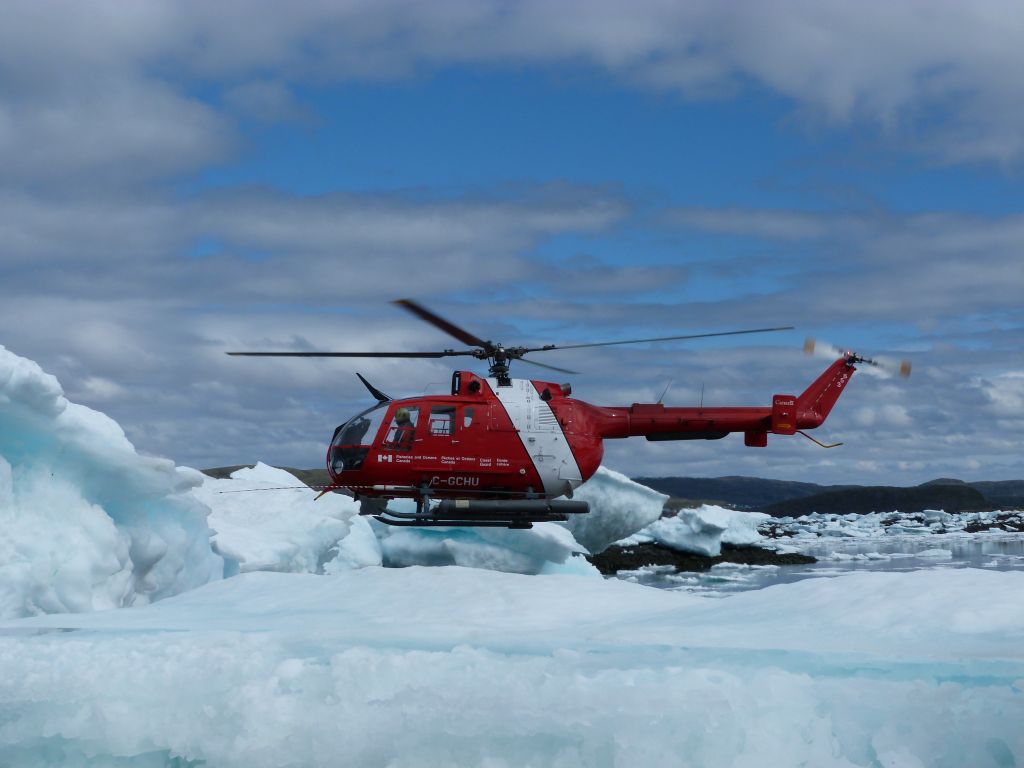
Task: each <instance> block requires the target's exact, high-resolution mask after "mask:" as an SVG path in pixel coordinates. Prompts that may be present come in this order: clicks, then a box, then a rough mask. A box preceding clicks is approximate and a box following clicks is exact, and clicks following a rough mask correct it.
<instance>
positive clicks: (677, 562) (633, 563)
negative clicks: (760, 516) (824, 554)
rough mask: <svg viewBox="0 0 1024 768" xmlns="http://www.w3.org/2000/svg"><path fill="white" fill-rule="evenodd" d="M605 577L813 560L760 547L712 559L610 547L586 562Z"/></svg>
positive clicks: (727, 549) (726, 550)
mask: <svg viewBox="0 0 1024 768" xmlns="http://www.w3.org/2000/svg"><path fill="white" fill-rule="evenodd" d="M587 559H588V560H589V561H590V562H591V563H593V564H594V566H596V567H597V569H598V570H599V571H600V572H601V573H602V574H604V575H605V576H614V575H615V574H616V573H618V572H619V571H632V570H636V569H637V568H643V567H644V566H652V565H653V566H672V567H673V568H675V569H676V570H677V571H707V570H710V569H711V567H712V566H715V565H718V564H719V563H740V564H743V565H808V564H810V563H816V562H817V559H816V558H814V557H811V556H810V555H802V554H799V553H797V552H786V553H780V552H776V551H775V550H774V549H764V548H763V547H753V546H735V545H730V544H723V545H722V553H721V554H720V555H717V556H715V557H708V556H706V555H698V554H694V553H692V552H680V551H678V550H675V549H671V548H669V547H666V546H662V545H661V544H657V543H653V542H651V543H644V544H631V545H628V546H620V545H617V544H613V545H612V546H610V547H608V549H606V550H604V551H603V552H600V553H598V554H596V555H591V556H589V557H588V558H587Z"/></svg>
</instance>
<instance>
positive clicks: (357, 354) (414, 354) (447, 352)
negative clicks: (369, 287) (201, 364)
mask: <svg viewBox="0 0 1024 768" xmlns="http://www.w3.org/2000/svg"><path fill="white" fill-rule="evenodd" d="M225 354H227V355H234V356H237V357H413V358H421V357H424V358H425V357H455V356H457V355H469V356H470V357H476V355H477V351H476V350H475V349H467V350H455V349H446V350H444V351H443V352H225Z"/></svg>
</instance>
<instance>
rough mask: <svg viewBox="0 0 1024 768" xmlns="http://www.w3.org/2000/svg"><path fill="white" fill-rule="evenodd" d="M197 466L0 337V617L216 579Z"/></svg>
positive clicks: (110, 602)
mask: <svg viewBox="0 0 1024 768" xmlns="http://www.w3.org/2000/svg"><path fill="white" fill-rule="evenodd" d="M200 483H201V478H200V476H199V474H198V473H196V472H192V471H186V470H177V469H176V468H175V466H174V463H173V462H171V461H169V460H167V459H159V458H153V457H148V456H140V455H139V454H138V453H137V452H136V451H135V448H134V447H133V446H132V444H131V443H130V442H129V441H128V439H127V438H126V437H125V435H124V432H123V431H122V430H121V428H120V427H119V426H118V425H117V424H116V423H115V422H114V421H113V420H111V419H110V418H108V417H107V416H105V415H103V414H102V413H98V412H96V411H93V410H91V409H89V408H86V407H84V406H81V405H77V404H75V403H71V402H69V401H68V400H67V399H66V398H65V397H64V393H63V390H62V389H61V387H60V384H59V383H58V382H57V380H56V379H55V378H54V377H53V376H51V375H49V374H47V373H44V372H43V370H42V369H41V368H40V367H39V366H38V365H37V364H36V363H34V362H32V361H30V360H26V359H24V358H22V357H18V356H17V355H15V354H13V353H12V352H10V351H8V350H7V349H5V348H4V347H0V530H2V531H3V534H2V536H0V617H12V616H26V615H32V614H38V613H49V612H65V611H92V610H102V609H108V608H116V607H119V606H125V605H132V604H138V603H144V602H147V601H149V600H155V599H158V598H161V597H165V596H167V595H173V594H176V593H178V592H181V591H182V590H186V589H190V588H192V587H196V586H199V585H200V584H204V583H206V582H208V581H210V580H211V579H219V578H221V577H222V576H223V573H224V567H225V564H224V560H223V559H222V558H221V557H219V556H218V555H216V554H215V553H214V552H213V551H212V550H211V548H210V542H209V537H210V530H209V527H208V526H207V512H208V510H207V509H206V508H205V507H204V506H203V505H202V504H201V503H199V502H198V501H197V500H196V499H195V498H193V497H192V496H191V495H190V494H189V490H190V489H191V488H193V487H195V486H197V485H199V484H200Z"/></svg>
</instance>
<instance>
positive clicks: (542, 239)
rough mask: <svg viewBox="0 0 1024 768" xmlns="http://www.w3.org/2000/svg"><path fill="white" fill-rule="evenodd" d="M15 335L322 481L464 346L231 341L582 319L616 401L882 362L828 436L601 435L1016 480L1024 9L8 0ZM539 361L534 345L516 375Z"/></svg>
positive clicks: (42, 354)
mask: <svg viewBox="0 0 1024 768" xmlns="http://www.w3.org/2000/svg"><path fill="white" fill-rule="evenodd" d="M4 15H5V20H4V24H3V25H0V344H2V345H4V346H5V347H7V348H8V349H10V350H12V351H14V352H16V353H18V354H20V355H23V356H26V357H30V358H32V359H34V360H37V361H38V362H39V363H40V364H41V365H42V366H43V367H44V368H45V369H46V370H48V371H50V372H51V373H54V374H55V375H56V376H58V378H59V379H60V381H61V382H62V384H63V386H64V388H65V390H66V392H67V395H68V397H69V398H70V399H72V400H74V401H77V402H81V403H84V404H86V405H88V406H90V407H93V408H96V409H98V410H102V411H104V412H106V413H108V414H110V415H111V416H112V417H114V418H115V419H117V420H118V421H119V422H120V423H121V425H122V426H123V427H124V429H125V431H126V433H127V435H128V437H129V438H130V439H131V440H132V441H133V442H134V443H135V444H136V446H137V447H138V448H139V449H140V450H141V451H143V452H146V453H150V454H155V455H160V456H167V457H170V458H173V459H174V460H175V461H177V462H178V463H180V464H187V465H190V466H197V467H210V466H223V465H233V464H242V463H251V462H254V461H256V460H262V461H265V462H267V463H273V464H278V465H285V466H293V467H317V466H322V464H323V461H324V456H325V453H326V444H327V442H328V440H329V437H330V435H331V433H332V432H333V430H334V427H335V426H336V425H337V424H339V423H341V422H342V421H344V420H346V419H347V418H348V417H349V416H351V415H352V414H353V413H355V412H356V411H357V410H361V409H362V408H364V407H366V405H368V404H369V401H368V395H367V393H366V391H365V390H364V389H363V388H362V385H361V384H360V383H359V381H358V380H357V379H356V377H355V372H356V371H359V372H361V373H362V374H364V375H365V376H367V378H369V379H370V381H372V382H373V383H374V384H375V385H376V386H378V387H379V388H380V389H382V390H383V391H385V392H388V393H389V394H391V395H394V396H399V397H400V396H414V395H420V394H423V393H443V392H444V391H445V390H446V388H447V386H448V381H449V378H450V375H451V371H452V366H450V365H449V364H448V363H447V362H446V361H440V362H438V361H407V360H406V361H402V360H366V361H345V360H260V359H245V358H231V357H227V356H226V355H224V352H225V351H228V350H245V349H276V350H311V349H320V350H336V351H347V350H376V351H381V350H384V351H398V350H409V351H420V350H433V349H444V348H448V347H451V346H453V345H456V344H457V342H453V340H452V339H450V338H449V337H447V336H445V335H444V334H442V333H441V332H439V331H438V330H436V329H434V328H432V327H430V326H427V325H425V324H422V323H420V322H418V321H417V320H415V318H413V317H412V316H410V315H408V314H407V313H405V312H403V311H401V310H400V309H398V308H396V307H395V306H394V305H392V304H391V303H390V302H391V301H392V300H394V299H397V298H404V297H412V298H415V299H417V300H419V301H421V302H422V303H424V304H425V305H426V306H428V307H430V308H431V309H433V310H434V311H435V312H437V313H439V314H441V315H443V316H445V317H448V318H450V319H451V320H453V321H455V322H457V323H459V324H460V325H462V326H463V327H465V328H467V329H468V330H470V331H471V332H472V333H474V334H476V335H478V336H481V337H483V338H488V339H493V340H495V341H501V342H504V343H506V344H528V345H531V346H534V345H541V344H548V343H555V344H559V343H564V344H571V343H583V342H589V341H613V340H617V339H629V338H638V337H649V336H669V335H676V334H689V333H704V332H713V331H721V330H734V329H740V328H752V327H753V328H757V327H765V326H780V325H793V326H796V330H794V331H792V332H784V333H777V334H773V335H770V336H769V335H764V336H748V337H740V338H735V339H725V340H722V339H718V340H714V339H712V340H706V341H697V342H677V343H663V344H647V345H637V346H633V347H606V348H597V349H584V350H573V351H569V350H567V351H562V352H551V353H548V354H547V356H546V357H544V358H543V362H547V363H550V364H552V365H557V366H561V367H565V368H571V369H573V370H575V371H579V372H580V373H579V375H576V376H573V377H572V383H573V388H574V392H575V395H576V396H577V397H579V398H581V399H583V400H586V401H588V402H592V403H595V404H599V405H629V404H630V403H633V402H644V401H648V402H650V401H654V400H656V399H657V397H658V396H659V395H660V394H661V392H662V391H663V390H664V388H665V387H666V385H668V384H669V383H670V382H671V388H670V389H669V393H668V395H667V396H666V403H667V404H669V405H696V404H697V403H698V402H700V399H701V397H703V401H704V403H706V404H710V405H768V404H770V402H771V396H772V394H775V393H780V394H793V393H799V392H800V391H802V389H803V388H804V387H805V386H806V385H807V384H808V383H809V382H810V381H811V380H812V379H813V378H814V377H815V376H816V375H817V374H818V373H819V372H820V371H821V370H823V369H824V368H825V367H826V366H827V365H828V361H827V360H824V359H819V358H815V357H806V356H804V355H803V353H802V346H803V340H804V338H805V337H808V336H811V337H815V338H818V339H824V340H826V341H829V342H831V343H834V344H837V345H840V346H842V347H844V348H851V349H855V350H857V351H858V352H861V353H863V354H866V355H888V356H890V357H892V358H897V359H901V358H905V359H908V360H910V361H911V362H912V364H913V366H914V373H913V375H912V376H911V378H910V379H909V380H907V381H902V380H899V379H887V378H882V377H879V376H877V375H874V376H873V375H864V374H858V376H856V377H855V378H854V381H853V383H852V384H851V386H850V388H849V389H848V391H847V392H846V393H845V394H844V395H843V397H842V399H841V400H840V402H839V404H838V405H837V406H836V409H835V410H834V411H833V413H832V415H831V417H830V418H829V420H828V421H827V422H826V423H825V425H824V426H823V427H822V428H820V429H819V430H818V431H817V432H816V435H817V437H819V438H820V439H822V440H825V441H828V442H838V441H842V442H843V443H844V445H843V446H842V447H841V448H836V449H832V450H823V449H821V448H818V447H816V446H815V445H813V444H812V443H811V442H810V441H807V440H804V439H802V438H801V437H799V436H795V437H770V438H769V445H768V447H767V448H764V449H753V448H745V447H744V446H743V440H742V436H739V435H732V436H729V437H727V438H726V439H724V440H721V441H716V442H704V441H694V442H681V443H647V442H646V441H644V440H642V439H633V440H627V441H609V442H608V443H607V444H606V461H605V463H606V464H607V465H609V466H611V467H613V468H615V469H619V470H621V471H623V472H626V473H628V474H631V475H633V476H639V475H648V476H650V475H685V476H722V475H755V476H761V477H773V478H781V479H792V480H805V481H812V482H819V483H865V484H895V485H912V484H916V483H919V482H923V481H926V480H929V479H932V478H936V477H958V478H962V479H966V480H978V479H1011V478H1021V477H1024V458H1022V454H1024V451H1022V440H1021V434H1022V433H1024V352H1022V349H1024V300H1022V297H1024V177H1022V174H1024V78H1020V77H1019V76H1018V73H1019V72H1022V71H1024V44H1022V43H1021V41H1022V40H1024V6H1021V5H1020V4H1019V3H1017V2H996V1H983V0H982V1H979V2H972V3H963V2H959V1H957V2H943V1H942V0H927V1H924V0H921V1H919V0H903V1H902V2H899V3H887V4H881V3H878V4H868V5H865V4H862V3H848V2H824V1H822V0H780V2H777V3H771V4H768V3H761V2H752V1H751V2H738V1H733V2H729V1H727V0H726V1H723V0H715V1H713V2H698V1H696V0H695V1H694V2H666V1H664V0H648V1H643V2H630V3H619V2H606V1H604V0H590V1H589V2H580V1H574V0H566V2H560V3H550V2H540V1H539V0H537V1H531V0H523V2H496V1H494V0H472V1H470V0H437V1H435V2H430V3H423V2H413V1H405V0H335V1H333V2H325V1H324V2H314V1H312V0H310V1H309V2H296V3H288V4H285V3H274V2H262V1H260V0H253V1H251V2H240V1H239V2H231V1H230V0H227V1H225V2H218V3H206V2H186V1H182V2H169V1H165V0H150V1H147V0H141V1H140V2H133V3H121V2H113V1H110V2H101V1H98V0H97V1H93V2H89V1H86V2H59V1H58V2H51V3H37V2H19V0H14V1H13V2H10V3H7V4H5V13H4ZM539 371H540V369H530V368H528V367H527V366H523V365H520V366H516V367H514V368H513V375H516V374H518V375H520V376H527V375H529V376H536V375H537V374H538V373H539Z"/></svg>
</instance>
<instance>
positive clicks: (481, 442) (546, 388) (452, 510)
mask: <svg viewBox="0 0 1024 768" xmlns="http://www.w3.org/2000/svg"><path fill="white" fill-rule="evenodd" d="M394 303H395V304H396V305H398V306H400V307H402V308H403V309H405V310H407V311H409V312H411V313H412V314H413V315H414V316H416V317H418V318H419V319H420V320H423V321H425V322H427V323H429V324H430V325H433V326H434V327H436V328H438V329H440V330H442V331H444V332H445V333H447V334H449V335H450V336H452V337H454V338H455V339H457V340H458V341H460V342H462V343H463V344H465V345H467V346H468V347H470V348H469V349H444V350H441V351H433V352H228V353H227V354H228V355H235V356H248V357H338V358H347V357H352V358H406V359H409V358H443V357H472V358H476V359H478V360H486V361H487V362H488V364H489V365H488V375H487V376H480V375H478V374H476V373H473V372H472V371H466V370H459V371H455V372H454V373H453V374H452V381H451V394H449V395H423V396H419V397H411V398H404V399H394V398H392V397H390V396H388V395H386V394H384V393H383V392H381V391H380V390H379V389H377V388H376V387H375V386H373V385H372V384H371V383H370V382H369V381H367V380H366V378H364V377H363V376H362V374H360V373H356V376H357V377H358V378H359V380H360V381H361V382H362V383H363V385H364V386H365V387H366V389H367V390H368V391H369V393H370V395H372V396H373V398H374V399H375V400H376V404H375V405H373V406H371V407H370V408H367V409H366V410H364V411H362V412H360V413H358V414H356V415H355V416H353V417H352V418H351V419H349V420H348V421H346V422H345V423H343V424H341V425H340V426H338V428H337V429H335V430H334V434H333V436H332V438H331V442H330V445H329V447H328V449H327V470H328V472H329V474H330V477H331V485H329V486H327V487H326V488H324V489H323V491H322V493H321V494H320V495H319V496H318V497H317V498H319V497H320V496H323V495H324V494H326V493H328V492H330V491H338V490H347V491H349V492H351V493H352V494H353V495H354V497H355V498H356V499H357V500H360V501H362V502H363V503H362V505H361V514H367V515H372V516H374V517H375V518H376V519H377V520H378V521H380V522H382V523H386V524H387V525H394V526H445V527H462V526H465V527H505V528H531V527H532V526H533V524H534V523H537V522H564V521H566V520H568V516H569V515H580V514H586V513H587V512H589V511H590V510H589V505H588V503H587V502H586V501H582V500H577V499H573V492H574V491H575V489H576V488H578V487H579V486H580V485H582V484H583V483H584V482H586V481H587V480H588V479H589V478H590V477H591V476H593V474H594V473H595V472H596V471H597V469H598V467H599V466H600V464H601V459H602V457H603V455H604V441H605V440H615V439H622V438H627V437H644V438H646V439H647V440H648V441H651V442H668V441H676V440H720V439H721V438H724V437H725V436H726V435H728V434H729V433H731V432H742V433H743V442H744V444H745V445H747V446H749V447H751V448H763V447H765V446H767V444H768V435H769V434H773V435H794V434H801V435H803V436H805V437H807V438H809V439H810V440H812V441H813V442H815V443H816V444H818V445H819V446H821V447H823V448H834V447H836V446H837V445H841V444H840V443H836V444H832V445H827V444H825V443H822V442H820V441H818V440H817V439H815V438H813V437H811V436H810V435H808V434H807V433H806V431H805V430H811V429H814V428H816V427H818V426H820V425H821V424H822V423H823V422H824V421H825V419H826V418H827V417H828V415H829V413H830V412H831V410H832V407H833V406H834V405H835V403H836V401H837V400H838V399H839V396H840V395H841V394H842V393H843V391H844V390H845V389H846V386H847V385H848V384H849V381H850V378H851V377H852V376H853V374H854V372H855V371H856V370H857V369H856V366H857V365H858V364H866V365H873V366H877V367H881V368H885V367H888V364H887V363H884V362H882V361H879V360H872V359H870V358H866V357H862V356H860V355H858V354H856V353H854V352H851V351H843V350H832V352H833V353H834V354H836V355H837V357H836V359H835V361H834V362H833V363H832V364H831V365H829V366H828V368H826V369H825V371H824V372H823V373H822V374H821V375H820V376H818V378H816V379H815V380H814V381H813V382H812V383H811V384H810V385H809V386H808V387H807V388H806V389H805V390H804V391H803V392H802V393H801V394H799V395H786V394H781V395H778V394H777V395H774V396H773V397H772V401H771V405H770V406H754V407H735V406H733V407H704V406H703V403H702V404H701V405H700V406H699V407H696V408H694V407H667V406H665V405H664V404H663V403H662V402H661V401H660V399H659V401H658V402H656V403H633V404H632V405H629V406H596V405H591V404H590V403H586V402H584V401H582V400H577V399H575V398H573V397H572V386H571V385H570V384H568V383H562V384H559V383H555V382H552V381H545V380H537V379H513V378H512V377H511V376H510V373H509V366H510V364H511V363H512V362H513V361H520V362H523V363H529V364H531V365H535V366H538V367H541V368H545V369H548V370H552V371H556V372H558V373H565V374H574V373H576V372H575V371H571V370H568V369H565V368H559V367H556V366H553V365H549V364H547V363H540V362H537V361H536V360H532V359H527V358H526V355H527V354H533V353H538V352H548V351H553V350H565V349H580V348H583V347H603V346H612V345H618V344H638V343H644V342H660V341H674V340H685V339H701V338H711V337H721V336H737V335H744V334H755V333H770V332H775V331H787V330H792V326H783V327H776V328H754V329H746V330H738V331H721V332H715V333H700V334H689V335H683V336H664V337H659V338H652V339H630V340H625V341H608V342H597V343H587V344H568V345H555V344H547V345H544V346H540V347H525V346H504V345H502V344H499V343H496V342H493V341H490V340H484V339H481V338H479V337H477V336H476V335H474V334H472V333H470V332H468V331H466V330H464V329H463V328H461V327H459V326H457V325H455V324H454V323H452V322H450V321H448V320H446V319H444V318H442V317H440V316H439V315H437V314H435V313H433V312H431V311H430V310H428V309H426V308H425V307H423V306H422V305H420V304H419V303H417V302H415V301H413V300H412V299H400V300H398V301H395V302H394ZM814 347H815V344H814V342H813V341H811V340H808V342H807V345H805V351H807V352H811V351H813V350H814ZM899 372H900V374H901V375H904V376H906V375H909V372H910V367H909V363H906V362H903V363H901V364H900V365H899ZM662 397H664V395H662ZM391 499H412V500H414V501H415V511H414V512H401V511H396V510H389V509H387V507H386V501H387V500H391Z"/></svg>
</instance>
